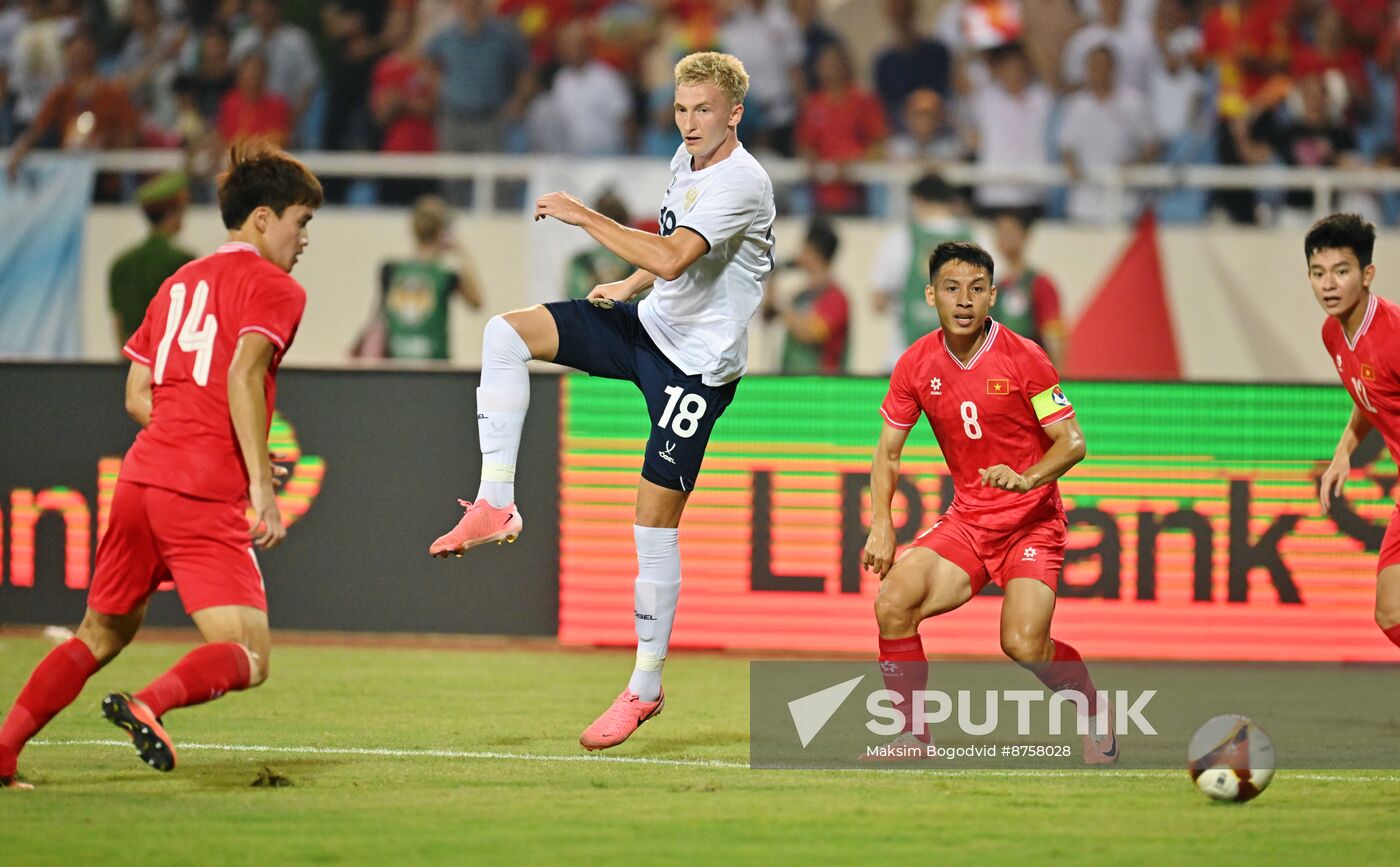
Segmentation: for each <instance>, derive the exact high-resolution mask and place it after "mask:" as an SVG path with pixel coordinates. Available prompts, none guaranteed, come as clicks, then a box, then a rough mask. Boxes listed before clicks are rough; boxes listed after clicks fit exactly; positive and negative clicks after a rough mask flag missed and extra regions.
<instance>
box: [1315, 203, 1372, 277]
mask: <svg viewBox="0 0 1400 867" xmlns="http://www.w3.org/2000/svg"><path fill="white" fill-rule="evenodd" d="M1375 247H1376V227H1375V226H1373V225H1371V224H1370V223H1368V222H1366V221H1365V220H1364V219H1363V218H1362V217H1361V215H1359V214H1332V215H1331V216H1329V217H1323V218H1322V219H1321V220H1318V221H1317V222H1316V223H1313V225H1312V228H1311V229H1309V230H1308V234H1307V237H1305V238H1304V239H1303V256H1304V257H1305V258H1307V259H1311V258H1312V256H1313V254H1314V253H1316V252H1317V251H1318V250H1351V252H1353V253H1355V254H1356V261H1357V262H1358V263H1359V264H1360V265H1361V267H1362V268H1365V267H1366V266H1367V265H1370V264H1371V253H1372V251H1373V250H1374V249H1375Z"/></svg>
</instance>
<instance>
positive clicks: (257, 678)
mask: <svg viewBox="0 0 1400 867" xmlns="http://www.w3.org/2000/svg"><path fill="white" fill-rule="evenodd" d="M243 651H244V652H245V653H247V654H248V686H247V688H248V689H253V688H254V687H259V686H262V685H263V684H264V683H265V682H266V681H267V675H268V659H267V654H266V653H257V652H256V651H254V650H251V649H250V648H249V647H248V646H247V645H244V646H243Z"/></svg>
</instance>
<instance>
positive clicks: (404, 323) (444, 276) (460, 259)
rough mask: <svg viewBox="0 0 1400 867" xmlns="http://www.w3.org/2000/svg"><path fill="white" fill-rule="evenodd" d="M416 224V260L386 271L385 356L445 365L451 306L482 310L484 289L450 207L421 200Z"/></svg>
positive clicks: (382, 289) (382, 284)
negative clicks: (456, 301)
mask: <svg viewBox="0 0 1400 867" xmlns="http://www.w3.org/2000/svg"><path fill="white" fill-rule="evenodd" d="M410 220H411V223H412V230H413V240H414V252H413V255H412V256H411V257H409V258H407V259H396V260H393V261H390V262H386V263H384V266H383V268H382V269H381V270H380V277H379V288H380V299H381V308H380V309H381V317H382V320H381V321H382V326H383V329H384V332H385V346H384V350H385V351H384V353H383V355H384V356H385V357H388V358H397V359H406V360H418V361H424V360H445V359H447V358H449V357H450V356H451V352H450V341H449V337H448V328H447V321H448V301H449V300H450V299H451V298H452V296H453V295H459V296H461V298H462V300H463V301H465V302H466V304H467V306H468V307H470V308H471V309H472V310H479V309H481V289H480V285H479V283H478V281H477V277H476V272H475V269H474V268H473V267H472V264H471V261H470V259H469V258H468V257H467V253H466V250H464V249H463V248H462V247H461V245H459V244H458V243H457V241H456V240H455V238H454V236H453V234H452V231H451V222H452V221H451V213H450V210H449V208H448V206H447V203H446V202H445V201H443V200H442V199H440V198H438V197H437V196H423V197H421V198H419V199H418V200H417V201H416V202H415V203H414V205H413V211H412V213H411V214H410ZM446 260H450V262H449V261H446ZM362 354H363V353H362Z"/></svg>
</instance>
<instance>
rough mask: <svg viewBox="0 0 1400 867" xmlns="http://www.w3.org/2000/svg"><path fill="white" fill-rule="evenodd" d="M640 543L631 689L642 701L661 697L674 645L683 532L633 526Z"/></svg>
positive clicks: (672, 529)
mask: <svg viewBox="0 0 1400 867" xmlns="http://www.w3.org/2000/svg"><path fill="white" fill-rule="evenodd" d="M632 534H633V537H634V539H635V540H636V543H637V582H636V585H635V591H634V597H633V598H634V605H633V608H634V610H633V616H634V618H635V623H636V628H637V667H636V668H635V669H634V670H633V672H632V679H631V681H629V682H628V684H627V688H628V689H629V690H631V691H632V692H634V693H636V695H637V697H638V698H639V699H641V700H642V701H656V700H657V698H658V697H660V695H661V668H662V666H663V665H664V664H665V662H666V648H667V646H668V645H669V644H670V642H671V625H672V624H673V623H675V620H676V603H677V602H678V601H679V600H680V595H681V549H680V532H679V531H678V530H677V529H676V528H674V527H640V526H637V525H635V524H634V525H633V526H632Z"/></svg>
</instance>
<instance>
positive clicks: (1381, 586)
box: [1376, 563, 1400, 647]
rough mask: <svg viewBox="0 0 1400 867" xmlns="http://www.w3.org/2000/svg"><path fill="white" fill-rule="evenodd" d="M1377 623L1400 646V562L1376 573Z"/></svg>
mask: <svg viewBox="0 0 1400 867" xmlns="http://www.w3.org/2000/svg"><path fill="white" fill-rule="evenodd" d="M1376 625H1377V626H1379V627H1380V628H1381V631H1382V632H1384V633H1385V637H1386V638H1389V639H1390V641H1391V643H1393V644H1394V645H1395V646H1396V647H1400V563H1396V564H1394V565H1391V566H1386V567H1385V568H1383V569H1381V571H1380V574H1378V575H1376Z"/></svg>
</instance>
